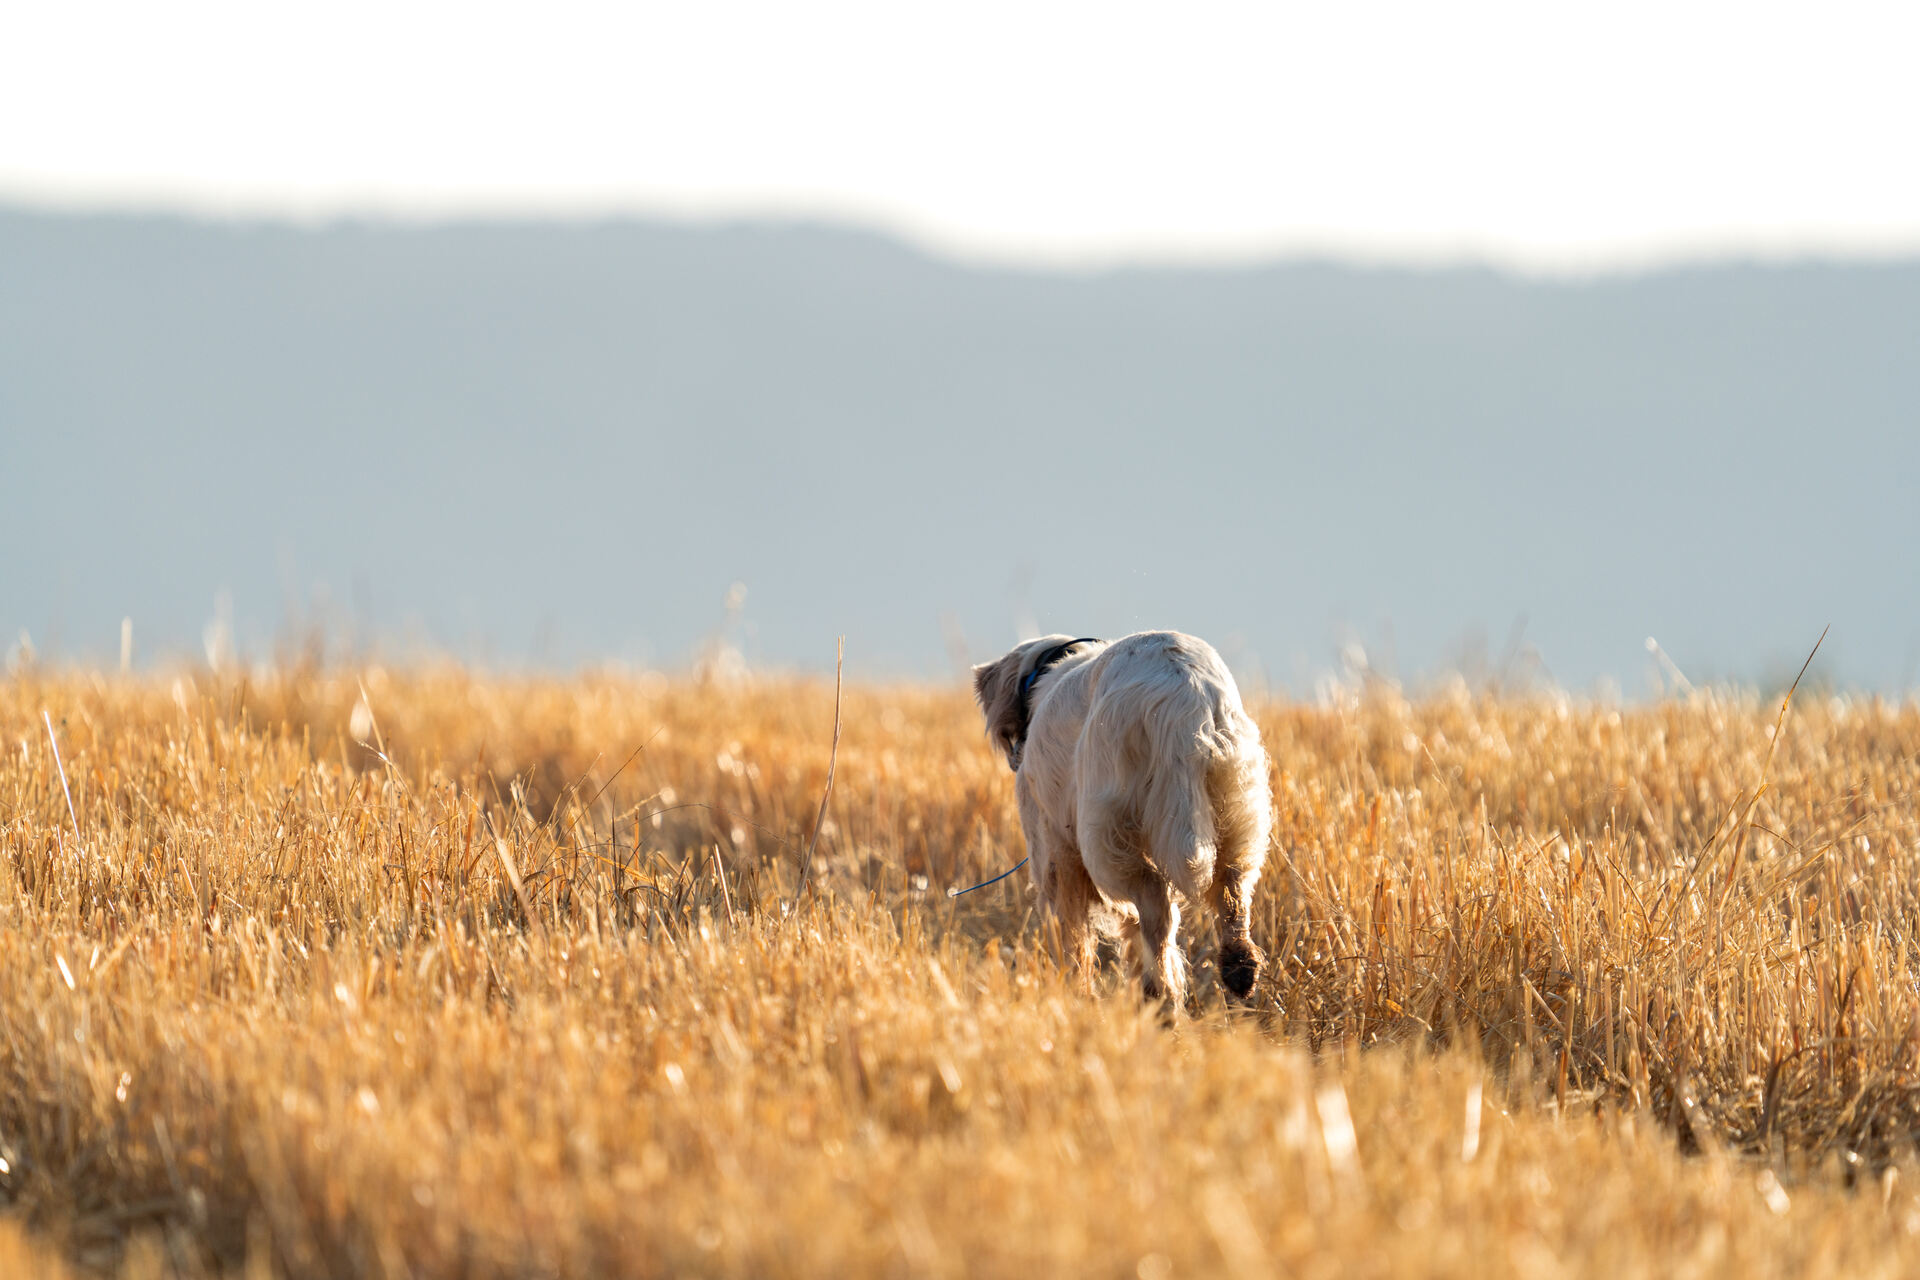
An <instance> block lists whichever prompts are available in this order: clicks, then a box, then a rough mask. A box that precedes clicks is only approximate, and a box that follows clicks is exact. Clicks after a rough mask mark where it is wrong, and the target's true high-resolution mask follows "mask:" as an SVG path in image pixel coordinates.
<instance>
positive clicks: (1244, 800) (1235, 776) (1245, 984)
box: [1207, 750, 1273, 1003]
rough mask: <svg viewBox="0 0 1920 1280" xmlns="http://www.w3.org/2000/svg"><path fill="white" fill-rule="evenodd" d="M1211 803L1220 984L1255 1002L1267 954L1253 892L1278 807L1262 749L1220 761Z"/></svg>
mask: <svg viewBox="0 0 1920 1280" xmlns="http://www.w3.org/2000/svg"><path fill="white" fill-rule="evenodd" d="M1208 791H1209V793H1210V796H1209V802H1210V805H1211V808H1212V810H1213V823H1214V829H1215V831H1216V832H1217V834H1218V840H1219V853H1218V857H1217V859H1216V861H1215V865H1214V877H1213V883H1212V884H1211V885H1210V886H1209V887H1208V893H1207V897H1208V900H1209V903H1210V905H1211V906H1212V907H1213V911H1214V920H1215V924H1216V927H1217V928H1218V930H1219V938H1220V961H1219V964H1220V985H1221V986H1223V987H1225V988H1226V989H1227V994H1228V996H1229V997H1230V998H1232V999H1236V1000H1239V1001H1241V1002H1242V1003H1251V1002H1252V998H1253V988H1254V985H1255V984H1256V983H1258V982H1259V981H1260V971H1261V969H1262V968H1263V967H1264V966H1265V964H1266V956H1265V955H1264V954H1263V953H1262V952H1261V950H1260V948H1259V947H1257V946H1255V945H1254V941H1253V936H1252V933H1251V929H1250V924H1251V916H1252V913H1253V888H1254V885H1256V884H1257V883H1259V880H1260V868H1261V866H1262V865H1263V864H1264V863H1265V862H1266V858H1267V838H1268V836H1269V835H1270V833H1271V831H1272V827H1273V806H1272V802H1271V800H1270V799H1269V793H1268V791H1267V778H1266V756H1265V754H1264V753H1262V752H1259V751H1257V750H1256V751H1253V752H1246V753H1243V754H1241V755H1240V756H1238V757H1237V758H1232V757H1230V758H1228V759H1225V760H1221V761H1218V762H1216V764H1215V766H1214V768H1213V769H1211V770H1210V771H1209V774H1208Z"/></svg>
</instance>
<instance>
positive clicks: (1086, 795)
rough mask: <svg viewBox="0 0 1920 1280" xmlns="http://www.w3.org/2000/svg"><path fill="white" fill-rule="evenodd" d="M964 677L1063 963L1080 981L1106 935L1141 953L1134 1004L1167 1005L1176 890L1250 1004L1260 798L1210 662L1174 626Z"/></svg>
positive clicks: (1214, 659)
mask: <svg viewBox="0 0 1920 1280" xmlns="http://www.w3.org/2000/svg"><path fill="white" fill-rule="evenodd" d="M1062 646H1070V647H1066V648H1065V649H1064V650H1063V649H1062ZM1049 663H1051V665H1048V664H1049ZM973 678H974V695H975V696H976V697H977V698H978V699H979V702H980V709H981V711H982V712H983V713H984V714H985V716H986V719H987V731H988V733H989V734H990V735H991V736H992V738H993V739H994V741H995V742H996V744H997V745H998V746H999V747H1000V749H1001V750H1002V751H1003V752H1004V753H1005V754H1006V757H1007V763H1008V765H1009V766H1011V767H1012V768H1013V770H1014V773H1015V787H1014V791H1015V794H1016V796H1017V797H1018V799H1019V803H1020V824H1021V828H1022V830H1023V831H1024V832H1025V833H1026V838H1027V852H1028V854H1029V855H1031V857H1032V862H1031V863H1030V864H1029V865H1030V868H1031V871H1030V874H1031V875H1032V877H1033V883H1034V887H1035V888H1036V889H1038V890H1039V892H1040V896H1041V897H1042V899H1043V900H1045V902H1046V903H1047V904H1048V906H1049V907H1050V908H1051V909H1052V912H1053V914H1054V916H1055V918H1056V919H1057V920H1058V921H1059V927H1060V931H1061V941H1062V944H1063V948H1064V950H1065V951H1066V953H1067V956H1068V958H1069V960H1070V962H1071V963H1073V964H1075V965H1077V966H1078V967H1079V968H1080V970H1081V972H1082V973H1083V974H1090V973H1091V964H1092V960H1093V954H1094V948H1095V946H1096V944H1097V933H1099V932H1106V931H1108V930H1110V929H1115V930H1117V931H1118V932H1119V933H1120V935H1121V936H1122V937H1123V938H1124V939H1127V940H1131V941H1133V942H1135V943H1136V945H1137V946H1138V947H1139V954H1140V961H1141V967H1142V978H1143V982H1144V985H1145V988H1146V992H1147V995H1148V996H1149V997H1150V998H1152V997H1158V996H1164V997H1166V998H1167V999H1168V1000H1169V1001H1170V1002H1171V1003H1172V1004H1173V1005H1174V1007H1176V1008H1178V1007H1180V1005H1181V1004H1182V1003H1183V1002H1184V1000H1185V996H1186V961H1185V959H1184V958H1183V957H1182V955H1181V953H1180V947H1179V941H1178V932H1179V926H1180V906H1179V903H1178V902H1177V901H1176V900H1175V896H1174V895H1175V891H1177V892H1178V894H1179V896H1180V897H1183V898H1185V899H1186V900H1187V901H1188V902H1190V903H1191V902H1199V901H1202V900H1205V901H1206V902H1208V904H1209V905H1211V906H1212V908H1213V910H1214V913H1215V916H1216V920H1217V923H1218V927H1219V936H1220V977H1221V982H1222V985H1224V986H1225V987H1226V988H1227V990H1228V992H1229V993H1230V994H1231V995H1233V996H1235V997H1237V998H1239V999H1241V1000H1247V999H1250V998H1251V994H1252V991H1253V987H1254V984H1255V983H1256V982H1257V981H1258V980H1259V976H1260V970H1261V966H1262V964H1263V963H1264V960H1265V957H1264V956H1262V955H1261V953H1260V950H1259V948H1258V947H1256V946H1254V944H1253V940H1252V938H1250V937H1249V936H1248V931H1247V924H1248V914H1249V910H1250V908H1251V905H1252V901H1253V889H1254V885H1255V884H1256V883H1257V882H1258V880H1259V878H1260V868H1261V866H1262V864H1263V863H1264V862H1265V861H1266V855H1267V837H1268V833H1269V831H1270V830H1271V827H1272V822H1273V800H1272V794H1271V791H1270V788H1269V783H1268V777H1267V753H1266V751H1265V750H1264V749H1263V748H1262V747H1261V745H1260V731H1259V729H1258V728H1257V727H1256V726H1255V725H1254V723H1253V720H1252V719H1251V718H1250V717H1249V716H1248V715H1247V712H1246V709H1245V707H1243V706H1242V705H1241V702H1240V691H1239V689H1238V688H1237V687H1236V686H1235V684H1234V682H1233V676H1232V674H1231V673H1229V672H1228V671H1227V667H1226V664H1225V663H1224V662H1222V661H1221V660H1220V655H1219V654H1218V653H1215V652H1214V650H1213V647H1212V646H1211V645H1209V644H1207V643H1206V642H1205V641H1204V640H1197V639H1195V638H1194V637H1192V636H1188V635H1182V634H1180V633H1179V632H1177V631H1142V632H1138V633H1136V634H1134V635H1130V636H1126V637H1123V638H1122V639H1119V640H1113V641H1079V642H1074V641H1072V640H1071V639H1070V637H1067V636H1042V637H1041V638H1040V639H1038V640H1028V641H1026V642H1025V643H1023V644H1021V645H1019V646H1017V647H1016V648H1015V649H1014V650H1013V651H1012V652H1011V653H1008V654H1007V655H1006V656H1005V657H1003V658H1000V659H998V660H997V661H994V662H989V663H985V664H983V665H981V666H978V667H975V668H974V671H973Z"/></svg>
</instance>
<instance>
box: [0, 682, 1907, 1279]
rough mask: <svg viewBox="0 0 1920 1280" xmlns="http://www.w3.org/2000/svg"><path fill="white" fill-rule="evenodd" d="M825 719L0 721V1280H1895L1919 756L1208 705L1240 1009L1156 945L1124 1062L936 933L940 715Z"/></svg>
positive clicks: (950, 710)
mask: <svg viewBox="0 0 1920 1280" xmlns="http://www.w3.org/2000/svg"><path fill="white" fill-rule="evenodd" d="M835 711H836V697H835V689H834V686H833V684H832V683H831V682H827V683H820V682H807V681H798V680H771V681H761V680H754V681H746V682H740V683H733V684H722V683H712V684H703V683H700V682H698V681H695V680H692V679H683V680H666V679H661V678H641V677H627V676H619V677H615V676H606V677H597V676H581V677H578V678H571V679H564V680H544V679H530V678H528V679H521V678H506V677H482V676H477V675H472V674H469V673H464V672H461V671H459V670H454V669H446V670H422V671H417V672H413V673H409V674H395V673H387V672H383V671H380V670H377V669H369V670H365V671H360V672H340V673H319V672H286V673H281V674H270V675H257V676H254V677H251V678H241V677H238V676H226V677H221V676H215V675H211V674H209V673H208V672H206V671H205V670H201V671H198V672H195V673H182V674H179V675H177V676H175V675H165V676H155V677H141V678H127V677H117V676H115V677H108V676H101V675H92V674H88V673H84V672H58V671H49V670H35V669H32V668H28V669H24V670H22V671H20V672H17V673H16V674H15V675H14V676H13V677H12V678H11V679H10V680H9V681H8V682H7V683H6V684H4V685H0V858H3V859H4V868H3V869H0V1160H4V1162H5V1163H4V1170H0V1275H4V1276H8V1277H11V1276H32V1275H47V1276H74V1277H79V1276H87V1275H96V1274H124V1275H129V1276H150V1275H183V1276H200V1275H236V1276H238V1275H245V1276H254V1275H273V1274H285V1275H292V1276H341V1277H345V1276H385V1277H401V1276H422V1277H425V1276H475V1277H479V1276H549V1275H552V1276H652V1275H677V1274H696V1275H752V1276H784V1275H932V1276H966V1275H983V1276H1028V1275H1092V1276H1139V1277H1142V1278H1143V1280H1156V1278H1158V1277H1170V1276H1188V1275H1227V1274H1230V1275H1235V1276H1266V1275H1275V1276H1278V1275H1289V1276H1291V1275H1308V1276H1314V1275H1324V1276H1333V1275H1358V1276H1372V1275H1378V1276H1387V1275H1468V1274H1472V1275H1496V1276H1497V1275H1526V1276H1552V1275H1559V1274H1568V1275H1620V1274H1624V1275H1647V1276H1656V1275H1657V1276H1665V1275H1740V1276H1769V1275H1786V1274H1796V1275H1797V1274H1808V1273H1835V1272H1842V1271H1844V1272H1845V1273H1846V1274H1848V1275H1859V1276H1872V1275H1888V1276H1891V1275H1897V1274H1908V1273H1911V1272H1912V1271H1913V1270H1914V1269H1915V1267H1916V1266H1920V1169H1916V1168H1915V1164H1914V1154H1915V1139H1916V1136H1917V1135H1920V1067H1917V1064H1916V1058H1915V1055H1916V1052H1917V1051H1920V899H1917V898H1916V894H1917V893H1920V710H1916V709H1915V708H1914V707H1912V706H1910V705H1909V706H1902V707H1896V706H1891V705H1886V704H1882V703H1878V702H1871V701H1843V700H1837V699H1832V698H1828V697H1826V696H1824V695H1823V696H1820V697H1812V696H1809V695H1807V694H1806V693H1804V692H1803V693H1802V694H1801V695H1800V697H1799V698H1798V699H1797V700H1796V702H1795V703H1794V705H1793V706H1792V708H1791V711H1790V713H1789V715H1788V716H1787V718H1786V719H1785V721H1784V728H1783V729H1781V730H1780V732H1779V733H1778V735H1777V738H1778V740H1777V741H1776V740H1775V739H1776V733H1775V726H1776V724H1777V723H1779V711H1780V707H1779V703H1778V701H1777V700H1773V701H1764V702H1763V701H1762V700H1760V699H1758V698H1755V697H1743V696H1737V695H1731V694H1724V695H1723V694H1714V695H1695V696H1691V697H1689V698H1687V699H1684V700H1672V701H1666V702H1660V703H1656V704H1653V705H1648V706H1644V707H1629V708H1616V707H1609V706H1604V705H1589V704H1582V703H1579V702H1573V701H1568V700H1566V699H1561V698H1556V697H1550V696H1540V697H1512V698H1495V697H1478V696H1470V695H1469V694H1467V693H1466V692H1465V691H1464V690H1461V691H1455V692H1453V693H1445V694H1440V695H1436V696H1433V697H1430V698H1426V699H1422V700H1419V701H1412V702H1410V701H1408V700H1406V699H1405V698H1403V697H1401V696H1400V695H1399V694H1398V693H1396V692H1394V691H1393V690H1391V689H1388V688H1374V689H1370V690H1361V691H1355V692H1354V693H1353V694H1352V695H1351V696H1346V697H1343V698H1339V699H1336V700H1335V702H1334V703H1333V704H1332V705H1328V706H1320V707H1304V706H1293V705H1279V704H1274V705H1263V706H1259V707H1256V708H1255V712H1256V717H1257V718H1258V720H1259V721H1260V724H1261V728H1262V731H1263V733H1264V734H1265V737H1266V742H1267V747H1268V750H1269V751H1270V753H1271V754H1272V757H1273V762H1274V773H1273V783H1274V789H1275V798H1276V812H1277V822H1276V842H1275V849H1274V851H1273V855H1272V857H1271V858H1270V860H1269V863H1268V872H1267V875H1266V878H1265V879H1264V881H1263V882H1262V885H1261V889H1260V894H1259V898H1258V909H1257V914H1256V919H1255V938H1256V941H1258V942H1259V943H1260V944H1261V945H1262V946H1263V947H1264V948H1265V949H1266V950H1267V951H1268V952H1269V954H1270V955H1271V957H1272V963H1271V965H1270V967H1269V972H1268V974H1267V976H1266V978H1265V979H1264V980H1263V983H1262V986H1261V989H1260V992H1259V1001H1258V1007H1257V1009H1256V1010H1254V1011H1252V1012H1248V1013H1230V1012H1229V1011H1227V1010H1226V1009H1225V1008H1223V1006H1222V1003H1221V1001H1220V999H1219V997H1218V994H1217V992H1216V991H1215V990H1214V989H1213V986H1212V983H1211V974H1210V970H1209V968H1208V965H1207V956H1208V948H1209V941H1208V939H1209V935H1210V933H1211V930H1210V929H1209V928H1206V927H1204V926H1205V925H1206V924H1207V923H1208V922H1207V921H1206V920H1205V919H1204V913H1199V912H1195V913H1190V914H1189V928H1188V930H1187V933H1188V945H1189V949H1190V954H1191V955H1192V956H1193V957H1194V959H1195V961H1196V984H1195V985H1196V998H1195V1001H1194V1005H1193V1007H1192V1008H1191V1009H1190V1010H1188V1011H1187V1012H1186V1014H1185V1015H1184V1016H1183V1017H1181V1018H1180V1019H1178V1020H1177V1021H1175V1022H1174V1023H1173V1024H1172V1025H1168V1024H1167V1023H1165V1022H1164V1021H1163V1019H1162V1018H1161V1017H1160V1016H1159V1015H1158V1013H1157V1012H1156V1011H1155V1010H1153V1009H1149V1008H1147V1007H1145V1006H1144V1005H1143V1004H1142V1003H1141V1001H1140V999H1139V997H1138V995H1137V993H1136V991H1135V989H1134V988H1133V987H1132V986H1131V985H1130V983H1129V981H1128V979H1127V977H1126V975H1125V973H1124V971H1123V970H1122V969H1121V967H1120V966H1118V965H1117V964H1116V965H1113V966H1111V968H1110V972H1108V973H1107V974H1105V975H1104V977H1103V979H1102V983H1101V987H1102V990H1101V993H1100V994H1099V995H1097V996H1096V997H1094V998H1086V997H1083V996H1079V995H1077V994H1075V993H1074V991H1073V990H1072V984H1071V983H1070V982H1069V981H1068V980H1067V978H1066V977H1065V976H1064V975H1063V974H1062V973H1061V972H1060V971H1059V969H1058V968H1057V966H1056V965H1055V964H1054V962H1053V960H1052V959H1051V958H1050V954H1049V952H1048V950H1047V939H1046V934H1045V929H1044V925H1043V922H1042V921H1040V920H1039V919H1037V918H1036V915H1035V912H1034V900H1033V897H1032V894H1031V892H1030V890H1028V889H1027V887H1026V886H1025V883H1024V873H1022V875H1020V876H1016V877H1013V878H1011V879H1008V880H1006V881H1003V882H1002V883H1000V884H997V885H994V886H992V887H991V888H988V889H984V890H981V891H980V892H977V893H973V894H970V895H967V896H965V897H962V898H958V899H952V898H949V897H947V895H946V893H945V890H946V889H947V888H948V887H949V886H954V885H966V884H971V883H973V882H975V881H977V880H980V879H984V878H985V877H987V876H990V875H993V874H995V873H997V872H999V871H1001V870H1004V869H1005V868H1006V867H1008V866H1010V865H1012V864H1013V863H1014V862H1015V861H1016V860H1017V859H1018V858H1019V857H1020V856H1021V852H1022V850H1021V848H1020V838H1019V832H1018V826H1017V821H1016V818H1015V814H1014V810H1013V793H1012V782H1011V778H1010V776H1009V775H1008V774H1007V772H1006V769H1005V766H1004V765H1003V764H1002V763H1001V762H1000V761H999V760H998V759H997V758H996V757H995V756H993V755H992V754H991V753H990V752H989V750H988V747H987V744H986V742H985V741H984V738H983V736H982V733H981V730H980V727H979V723H978V718H977V715H976V714H975V712H974V710H973V708H972V707H971V705H970V703H969V702H968V701H967V699H966V697H965V696H964V694H963V693H962V692H961V691H959V690H958V689H952V690H928V689H883V688H865V687H860V686H858V685H855V686H851V687H849V688H848V690H847V691H846V694H845V697H844V705H843V707H842V708H841V713H842V715H841V718H842V723H843V731H842V734H841V737H840V739H839V742H838V745H837V748H836V747H835V746H834V723H835ZM56 746H57V750H58V753H59V758H58V763H56V757H55V749H56ZM830 760H831V764H832V770H833V785H832V788H831V793H830V797H829V799H828V802H827V805H826V809H825V820H824V821H822V822H819V823H818V830H816V817H817V815H818V814H819V813H820V811H821V798H822V795H823V792H825V791H826V790H827V777H828V770H829V762H830ZM810 848H811V851H812V857H811V864H810V865H808V851H809V849H810ZM1196 925H1198V926H1202V927H1199V928H1194V927H1193V926H1196Z"/></svg>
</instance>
